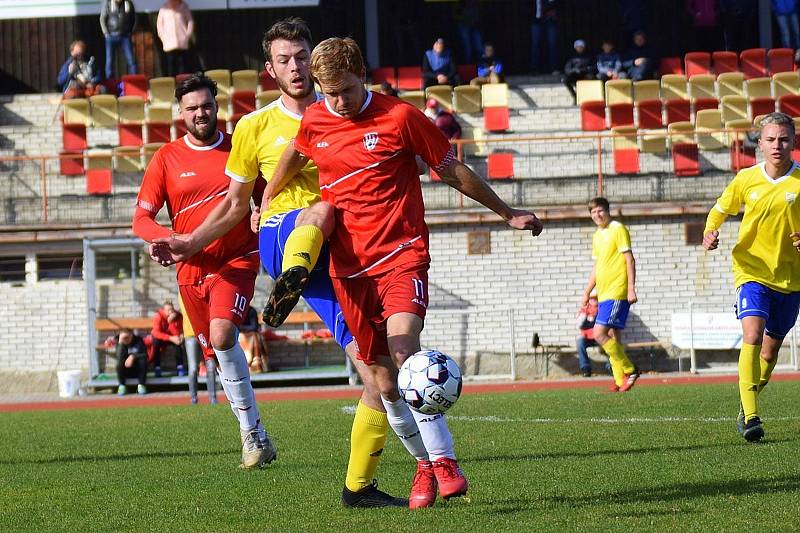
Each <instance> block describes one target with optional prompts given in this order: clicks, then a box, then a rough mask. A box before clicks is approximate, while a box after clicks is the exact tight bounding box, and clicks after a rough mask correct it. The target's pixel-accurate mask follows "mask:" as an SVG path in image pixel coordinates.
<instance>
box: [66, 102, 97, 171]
mask: <svg viewBox="0 0 800 533" xmlns="http://www.w3.org/2000/svg"><path fill="white" fill-rule="evenodd" d="M90 124H91V117H90V115H89V100H86V99H85V98H73V99H68V100H64V113H63V115H62V117H61V142H62V145H63V148H64V150H65V151H68V152H79V151H82V150H85V149H86V148H87V147H88V143H87V140H86V126H88V125H90ZM66 164H67V166H68V165H69V163H66ZM63 165H64V163H62V166H63ZM82 167H83V164H82V163H81V168H82ZM62 174H64V172H62ZM79 174H83V171H82V170H81V172H80V173H79ZM69 175H73V174H69Z"/></svg>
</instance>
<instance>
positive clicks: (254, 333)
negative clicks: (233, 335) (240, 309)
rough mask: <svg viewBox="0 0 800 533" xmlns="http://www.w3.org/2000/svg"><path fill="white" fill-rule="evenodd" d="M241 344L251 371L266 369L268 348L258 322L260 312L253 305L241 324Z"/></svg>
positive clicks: (256, 371)
mask: <svg viewBox="0 0 800 533" xmlns="http://www.w3.org/2000/svg"><path fill="white" fill-rule="evenodd" d="M239 344H241V345H242V349H243V350H244V356H245V358H246V359H247V364H248V366H249V367H250V372H251V373H258V372H263V371H265V370H266V364H265V363H266V361H265V359H266V349H265V346H264V341H263V337H262V336H261V325H260V324H259V322H258V312H257V311H256V310H255V307H253V306H252V305H251V306H250V308H249V309H248V310H247V316H245V319H244V321H243V322H242V323H241V324H240V325H239Z"/></svg>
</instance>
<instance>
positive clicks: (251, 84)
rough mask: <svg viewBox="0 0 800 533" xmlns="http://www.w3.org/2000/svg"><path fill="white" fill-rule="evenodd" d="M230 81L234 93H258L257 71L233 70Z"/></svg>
mask: <svg viewBox="0 0 800 533" xmlns="http://www.w3.org/2000/svg"><path fill="white" fill-rule="evenodd" d="M231 80H232V84H233V90H234V91H252V92H257V91H258V71H256V70H252V69H247V70H234V71H233V72H231Z"/></svg>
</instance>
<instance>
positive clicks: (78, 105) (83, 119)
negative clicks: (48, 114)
mask: <svg viewBox="0 0 800 533" xmlns="http://www.w3.org/2000/svg"><path fill="white" fill-rule="evenodd" d="M64 124H82V125H84V126H91V124H92V119H91V115H90V113H89V100H87V99H86V98H73V99H68V100H64Z"/></svg>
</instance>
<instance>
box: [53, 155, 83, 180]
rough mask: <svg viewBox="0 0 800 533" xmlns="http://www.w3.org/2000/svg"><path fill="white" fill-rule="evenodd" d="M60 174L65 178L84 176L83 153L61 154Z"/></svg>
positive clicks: (59, 159) (59, 160)
mask: <svg viewBox="0 0 800 533" xmlns="http://www.w3.org/2000/svg"><path fill="white" fill-rule="evenodd" d="M58 162H59V173H60V174H62V175H64V176H83V174H84V173H85V172H86V169H84V167H83V152H67V151H63V152H61V153H60V154H59V158H58Z"/></svg>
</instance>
